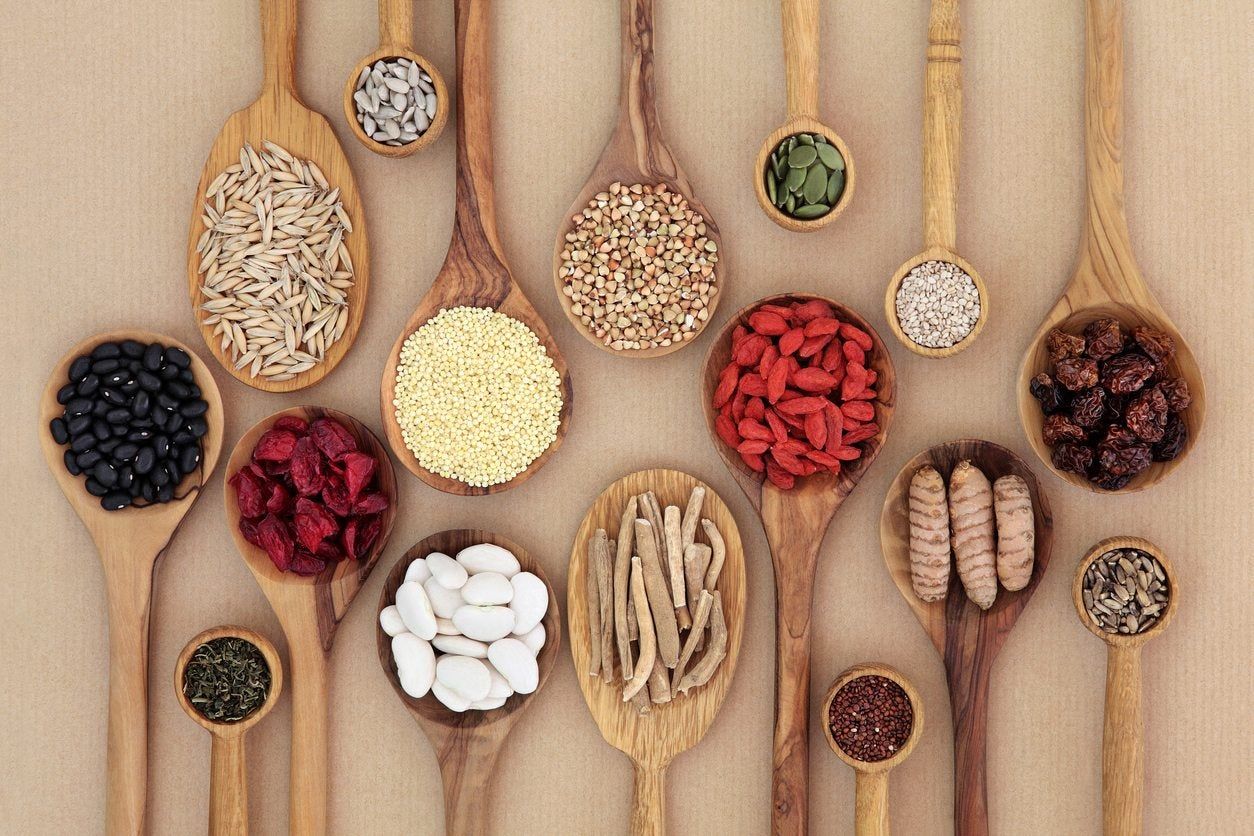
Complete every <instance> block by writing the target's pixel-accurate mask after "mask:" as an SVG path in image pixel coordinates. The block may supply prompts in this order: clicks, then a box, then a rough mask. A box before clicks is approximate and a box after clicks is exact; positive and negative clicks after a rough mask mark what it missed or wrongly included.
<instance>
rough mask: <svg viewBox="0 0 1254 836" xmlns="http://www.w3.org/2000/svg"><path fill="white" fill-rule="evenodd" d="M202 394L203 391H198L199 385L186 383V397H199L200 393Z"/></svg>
mask: <svg viewBox="0 0 1254 836" xmlns="http://www.w3.org/2000/svg"><path fill="white" fill-rule="evenodd" d="M203 394H204V393H203V392H201V391H200V387H199V386H197V385H196V384H195V383H189V384H187V397H189V398H199V397H201V395H203Z"/></svg>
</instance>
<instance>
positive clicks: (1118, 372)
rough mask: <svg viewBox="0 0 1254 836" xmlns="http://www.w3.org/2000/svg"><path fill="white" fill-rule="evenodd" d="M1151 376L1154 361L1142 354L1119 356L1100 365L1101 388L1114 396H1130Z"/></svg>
mask: <svg viewBox="0 0 1254 836" xmlns="http://www.w3.org/2000/svg"><path fill="white" fill-rule="evenodd" d="M1153 374H1154V361H1153V360H1151V359H1150V358H1148V357H1146V356H1145V355H1144V354H1120V355H1119V356H1118V357H1112V358H1110V359H1109V360H1107V361H1106V362H1105V363H1103V364H1102V386H1104V387H1105V388H1106V389H1108V390H1110V392H1111V393H1113V394H1116V395H1131V394H1132V393H1133V392H1138V391H1140V389H1141V387H1142V386H1144V385H1145V381H1147V380H1149V379H1150V376H1151V375H1153ZM1095 382H1096V381H1095Z"/></svg>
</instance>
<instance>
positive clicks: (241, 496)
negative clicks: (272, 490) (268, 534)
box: [227, 468, 266, 520]
mask: <svg viewBox="0 0 1254 836" xmlns="http://www.w3.org/2000/svg"><path fill="white" fill-rule="evenodd" d="M227 484H229V485H230V486H231V487H233V488H235V501H236V503H237V504H238V505H239V512H240V516H242V517H244V519H248V520H255V519H257V518H258V517H260V516H261V515H262V514H264V513H265V512H266V491H265V488H264V486H263V483H262V481H261V480H260V479H258V478H257V476H256V474H255V473H253V471H251V470H249V469H248V468H244V469H242V470H240V472H239V473H236V474H235V475H234V476H232V477H231V478H230V479H229V480H227Z"/></svg>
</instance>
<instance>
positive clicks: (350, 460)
mask: <svg viewBox="0 0 1254 836" xmlns="http://www.w3.org/2000/svg"><path fill="white" fill-rule="evenodd" d="M342 464H343V465H344V484H345V485H346V486H347V487H348V495H349V496H350V497H351V498H353V499H356V498H357V497H358V496H360V495H361V492H362V491H364V490H365V489H366V488H367V487H369V486H370V480H371V479H373V478H374V471H375V467H376V466H377V464H378V463H377V462H375V460H374V456H368V455H366V454H365V453H357V452H352V453H348V454H347V455H345V456H344V461H343V462H342Z"/></svg>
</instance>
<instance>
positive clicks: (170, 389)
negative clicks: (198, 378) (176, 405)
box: [165, 380, 191, 401]
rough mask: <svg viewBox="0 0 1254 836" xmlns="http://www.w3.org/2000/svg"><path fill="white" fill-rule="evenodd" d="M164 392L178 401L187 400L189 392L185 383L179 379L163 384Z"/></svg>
mask: <svg viewBox="0 0 1254 836" xmlns="http://www.w3.org/2000/svg"><path fill="white" fill-rule="evenodd" d="M165 391H166V394H168V395H170V396H171V397H173V398H177V399H178V400H180V401H185V400H187V398H188V396H189V395H190V394H191V392H190V391H189V390H188V388H187V384H186V383H184V382H182V381H181V380H171V381H170V382H169V383H167V384H166V385H165Z"/></svg>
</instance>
